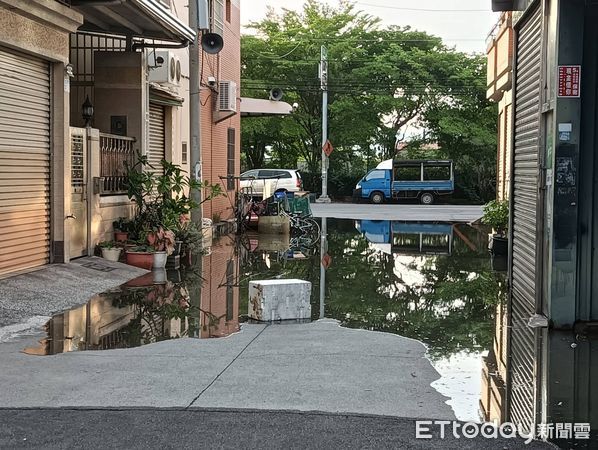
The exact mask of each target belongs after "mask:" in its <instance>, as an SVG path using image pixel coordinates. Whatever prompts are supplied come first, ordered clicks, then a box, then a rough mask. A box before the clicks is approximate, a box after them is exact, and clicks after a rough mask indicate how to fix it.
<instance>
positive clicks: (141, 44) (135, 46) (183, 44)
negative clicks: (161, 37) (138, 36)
mask: <svg viewBox="0 0 598 450" xmlns="http://www.w3.org/2000/svg"><path fill="white" fill-rule="evenodd" d="M187 47H189V41H183V42H181V43H180V44H147V43H145V42H136V43H135V44H133V46H132V47H131V49H132V50H133V51H136V50H143V49H146V48H187Z"/></svg>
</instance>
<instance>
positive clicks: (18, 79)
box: [0, 48, 50, 276]
mask: <svg viewBox="0 0 598 450" xmlns="http://www.w3.org/2000/svg"><path fill="white" fill-rule="evenodd" d="M49 69H50V68H49V65H48V63H47V62H44V61H42V60H38V59H34V58H31V57H30V56H26V55H22V54H19V53H14V52H11V51H9V50H7V49H3V48H0V233H1V234H2V236H3V239H2V241H3V243H2V246H0V276H1V275H5V274H8V273H11V272H16V271H19V270H23V269H29V268H32V267H37V266H41V265H43V264H46V263H48V262H49V259H50V70H49Z"/></svg>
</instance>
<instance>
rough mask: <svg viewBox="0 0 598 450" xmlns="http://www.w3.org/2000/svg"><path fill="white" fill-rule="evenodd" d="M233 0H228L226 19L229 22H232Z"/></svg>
mask: <svg viewBox="0 0 598 450" xmlns="http://www.w3.org/2000/svg"><path fill="white" fill-rule="evenodd" d="M231 7H232V5H231V0H226V21H227V22H228V23H230V21H231V14H232V10H231Z"/></svg>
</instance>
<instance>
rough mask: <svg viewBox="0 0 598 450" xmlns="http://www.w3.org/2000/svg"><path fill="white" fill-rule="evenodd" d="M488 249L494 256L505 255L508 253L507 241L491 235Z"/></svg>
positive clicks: (501, 237)
mask: <svg viewBox="0 0 598 450" xmlns="http://www.w3.org/2000/svg"><path fill="white" fill-rule="evenodd" d="M488 249H489V250H490V251H491V252H492V253H493V254H494V255H499V256H504V255H507V254H508V253H509V240H508V239H507V238H506V237H504V236H502V235H500V234H493V235H492V236H491V238H490V242H489V243H488Z"/></svg>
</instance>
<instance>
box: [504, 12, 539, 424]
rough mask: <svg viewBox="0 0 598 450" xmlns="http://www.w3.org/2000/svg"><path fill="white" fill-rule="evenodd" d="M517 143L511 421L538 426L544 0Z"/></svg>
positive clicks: (521, 52)
mask: <svg viewBox="0 0 598 450" xmlns="http://www.w3.org/2000/svg"><path fill="white" fill-rule="evenodd" d="M516 50H517V53H516V81H515V100H514V101H515V135H514V148H513V158H514V166H513V174H512V177H511V180H512V183H513V251H512V261H511V267H512V269H511V305H510V306H511V307H510V311H511V336H510V343H511V348H510V354H511V359H510V368H511V370H510V375H511V390H510V401H509V420H510V421H511V422H516V423H520V424H522V425H524V426H525V427H526V428H529V429H533V426H534V424H535V410H536V408H535V402H536V395H535V392H536V375H537V374H536V367H537V354H536V336H535V333H534V330H533V329H532V328H530V327H529V326H528V325H527V321H528V319H529V317H531V316H532V315H533V314H534V313H535V312H536V289H537V286H536V271H537V267H536V257H537V251H538V249H537V248H536V247H537V246H536V233H537V217H536V216H537V210H538V192H539V186H538V179H539V167H538V161H539V142H540V93H541V78H540V77H541V72H542V65H541V55H542V53H541V52H542V14H541V9H540V6H539V5H538V6H537V7H536V8H535V9H534V10H533V11H531V14H530V15H529V17H528V18H527V19H526V20H525V22H524V23H523V24H522V25H521V27H520V28H519V31H518V39H517V49H516Z"/></svg>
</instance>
